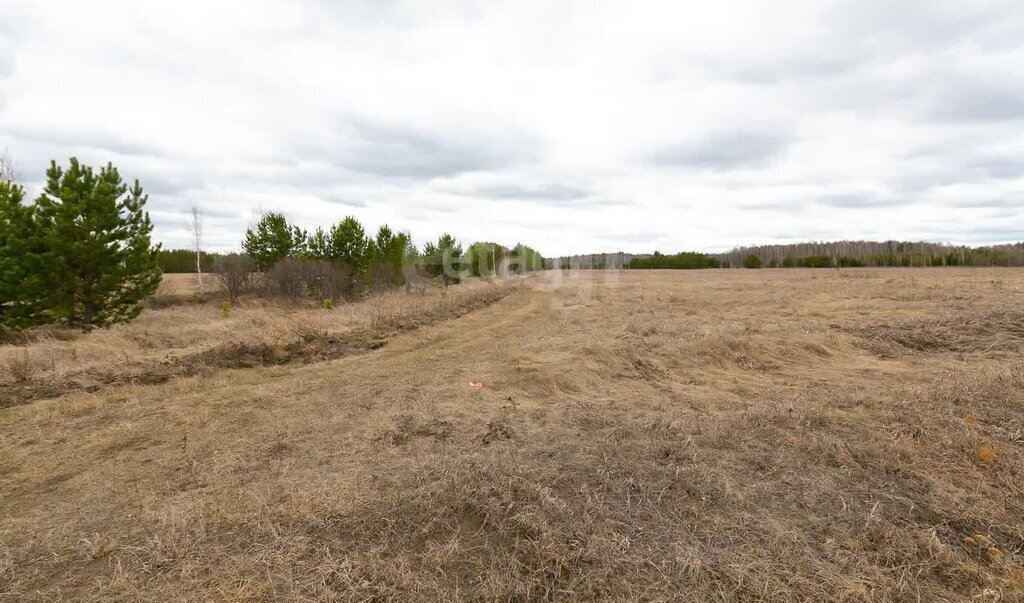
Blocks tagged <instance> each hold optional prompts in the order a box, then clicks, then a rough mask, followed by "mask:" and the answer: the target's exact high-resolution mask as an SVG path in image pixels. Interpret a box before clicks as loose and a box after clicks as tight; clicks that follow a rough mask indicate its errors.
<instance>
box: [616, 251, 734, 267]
mask: <svg viewBox="0 0 1024 603" xmlns="http://www.w3.org/2000/svg"><path fill="white" fill-rule="evenodd" d="M720 266H721V263H720V262H719V260H718V259H717V258H716V257H715V256H713V255H708V254H706V253H695V252H691V251H684V252H681V253H677V254H675V255H664V254H662V253H659V252H657V251H655V252H654V254H653V255H651V256H648V257H645V258H633V259H632V260H630V262H629V267H630V268H640V269H668V270H700V269H703V268H718V267H720Z"/></svg>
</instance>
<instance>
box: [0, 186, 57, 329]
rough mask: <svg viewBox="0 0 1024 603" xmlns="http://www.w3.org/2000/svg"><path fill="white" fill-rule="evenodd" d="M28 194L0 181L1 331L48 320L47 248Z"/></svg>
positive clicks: (19, 188)
mask: <svg viewBox="0 0 1024 603" xmlns="http://www.w3.org/2000/svg"><path fill="white" fill-rule="evenodd" d="M24 198H25V191H24V189H23V188H22V187H20V186H18V185H16V184H14V183H13V182H9V181H0V328H11V329H16V328H23V327H27V326H31V325H34V324H40V323H43V322H46V321H47V320H48V316H47V315H46V313H45V306H44V305H43V304H42V303H41V299H40V298H41V296H42V294H43V293H44V292H45V291H46V289H45V287H44V283H43V281H42V276H43V275H44V274H45V267H44V263H43V262H44V256H43V251H44V248H42V247H41V241H40V237H39V233H38V231H37V228H36V222H35V219H34V218H35V216H34V208H32V207H29V206H26V205H24V203H23V201H24Z"/></svg>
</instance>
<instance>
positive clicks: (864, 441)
mask: <svg viewBox="0 0 1024 603" xmlns="http://www.w3.org/2000/svg"><path fill="white" fill-rule="evenodd" d="M175 286H177V287H178V288H179V289H180V291H176V293H186V294H187V292H188V288H187V284H183V283H176V284H175ZM1022 352H1024V270H1016V269H940V268H935V269H870V270H869V269H865V270H843V271H835V270H756V271H755V270H733V271H717V270H716V271H710V270H709V271H688V272H675V271H626V272H621V273H611V272H586V271H585V272H577V273H572V274H565V273H559V272H552V273H546V274H542V275H535V276H533V277H530V278H528V279H522V280H516V281H511V282H503V283H487V282H479V281H478V282H473V283H468V284H465V285H460V286H458V287H454V288H452V289H451V290H450V292H449V294H448V295H447V296H442V295H441V294H440V292H438V291H431V292H429V293H428V294H427V295H425V296H418V295H412V296H406V295H404V294H394V295H387V296H383V297H380V298H374V299H371V300H367V301H364V302H359V303H356V304H350V305H345V306H339V307H338V308H336V309H334V310H332V311H326V310H322V309H316V308H297V309H295V308H290V307H287V306H283V305H279V304H270V303H263V304H258V303H255V302H249V303H246V304H240V305H239V306H238V307H237V308H235V309H234V310H233V311H232V313H231V316H229V317H227V318H225V317H223V316H222V315H221V314H220V310H219V308H218V305H217V304H216V303H215V302H209V303H203V304H184V305H176V306H172V307H168V308H164V309H159V310H150V311H147V312H145V313H144V314H143V315H142V317H140V318H139V320H137V321H136V322H134V323H132V324H131V325H127V326H121V327H117V328H115V329H111V330H108V331H102V332H98V333H95V334H93V335H90V336H79V335H72V334H68V333H52V334H49V335H44V336H42V337H40V338H39V339H38V340H34V341H31V342H30V343H27V344H25V345H19V346H13V345H9V346H3V347H0V396H4V397H5V400H3V401H0V600H28V601H32V600H38V601H54V600H80V599H92V600H101V601H124V600H145V601H171V600H173V601H179V600H200V601H206V600H265V601H275V600H324V599H326V600H355V601H367V600H395V601H406V600H436V599H446V600H465V599H469V600H512V601H526V600H598V599H604V600H609V599H610V600H668V599H684V600H687V599H692V600H713V601H719V600H720V601H726V600H773V601H788V600H840V601H943V600H948V601H956V600H989V601H996V600H1001V601H1017V600H1024V356H1022ZM471 382H481V383H483V387H482V388H481V389H477V388H474V387H471V386H470V383H471Z"/></svg>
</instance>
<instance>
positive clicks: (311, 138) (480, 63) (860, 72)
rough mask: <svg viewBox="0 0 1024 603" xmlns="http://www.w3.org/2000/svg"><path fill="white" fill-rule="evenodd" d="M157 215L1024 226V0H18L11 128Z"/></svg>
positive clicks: (658, 236) (572, 240) (650, 230)
mask: <svg viewBox="0 0 1024 603" xmlns="http://www.w3.org/2000/svg"><path fill="white" fill-rule="evenodd" d="M4 148H6V150H7V153H8V154H9V155H10V156H11V157H13V158H14V160H15V161H16V164H17V166H18V168H19V177H20V179H21V180H22V181H23V182H24V183H25V184H26V185H27V186H28V188H29V189H30V191H31V194H33V195H35V194H36V193H37V192H38V190H39V188H40V180H41V178H42V175H43V172H44V170H45V167H46V165H47V164H48V163H49V160H50V159H58V160H63V161H65V162H66V160H67V158H68V157H69V156H77V157H79V158H80V159H81V160H83V161H86V162H89V163H93V164H100V163H105V162H107V161H112V162H114V163H115V164H116V165H117V166H118V167H119V168H120V169H121V172H122V174H123V175H124V176H126V177H129V178H136V177H137V178H139V179H140V180H141V182H142V185H143V187H144V188H146V189H147V190H148V192H149V195H150V201H149V206H148V207H149V211H150V214H151V216H152V218H153V220H154V222H155V224H156V238H157V239H158V240H160V241H162V242H163V243H164V245H165V247H183V246H187V245H188V238H189V235H188V230H187V222H186V214H187V211H188V207H189V205H190V203H191V202H195V203H197V204H198V205H199V207H200V209H201V211H202V212H203V214H204V216H205V239H206V243H207V245H208V246H209V247H210V248H211V249H218V250H227V249H232V248H237V247H238V246H239V241H240V239H241V236H242V233H243V231H244V229H245V228H246V226H247V225H249V224H250V223H251V222H252V221H253V219H254V216H257V215H258V214H259V213H260V212H261V211H267V210H281V211H284V212H285V213H286V214H287V215H288V216H289V217H290V218H291V219H293V220H294V221H296V222H297V223H299V224H300V225H303V226H305V227H309V228H312V227H315V226H318V225H324V226H326V225H329V224H331V223H333V222H335V221H337V220H340V219H341V218H343V217H344V216H345V215H354V216H356V217H357V218H359V219H360V220H362V221H363V223H364V224H365V225H366V226H367V228H368V229H370V230H372V229H376V227H377V226H378V225H380V224H381V223H384V222H386V223H388V224H390V225H391V226H392V227H395V228H397V229H401V230H410V231H411V232H412V233H413V235H414V237H415V238H416V239H417V240H418V241H420V242H422V241H424V240H426V239H427V238H432V237H436V236H437V235H438V234H440V233H441V232H443V231H450V232H452V233H453V234H455V235H456V236H457V237H458V238H459V239H460V240H462V241H464V242H467V243H468V242H472V241H474V240H494V241H498V242H502V243H507V244H511V243H515V242H517V241H521V242H524V243H527V244H530V245H532V246H534V247H536V248H538V249H539V250H540V251H542V252H543V253H545V254H546V255H556V254H563V253H577V252H595V251H614V250H623V251H632V252H645V251H653V250H655V249H658V250H661V251H678V250H683V249H694V250H705V251H718V250H724V249H727V248H729V247H732V246H734V245H740V244H750V243H769V242H795V241H799V240H807V239H814V240H825V239H838V238H857V239H860V238H864V239H888V238H899V239H913V240H918V239H928V240H936V241H950V242H957V243H970V244H980V243H990V242H1007V241H1016V240H1021V239H1024V215H1022V208H1024V6H1021V4H1020V2H1019V0H1008V1H986V0H960V1H950V0H947V1H942V2H940V1H938V0H936V1H934V2H925V1H909V0H908V1H902V2H901V1H899V0H885V1H883V0H856V1H853V0H851V1H843V2H840V1H815V2H807V1H806V0H803V1H799V0H792V1H765V0H744V1H741V0H724V1H723V0H718V1H716V2H700V3H695V2H690V3H684V2H670V1H667V2H641V1H636V0H631V1H628V2H626V1H623V2H599V1H589V2H558V1H554V0H542V1H538V2H529V1H523V0H516V1H512V0H508V1H505V2H500V3H498V2H494V3H485V2H478V1H467V2H429V1H426V0H419V1H410V2H401V1H383V0H381V1H370V0H367V1H365V2H355V1H349V2H345V1H341V2H327V1H324V2H314V1H308V2H301V1H294V0H292V1H281V2H269V1H263V0H245V1H237V2H235V1H226V0H203V1H202V2H193V1H191V0H189V1H183V0H177V1H175V2H167V1H166V0H161V1H160V2H148V1H127V0H125V1H122V2H104V1H97V0H90V1H88V2H70V1H69V2H43V1H38V2H36V1H29V0H22V1H12V0H0V150H2V149H4Z"/></svg>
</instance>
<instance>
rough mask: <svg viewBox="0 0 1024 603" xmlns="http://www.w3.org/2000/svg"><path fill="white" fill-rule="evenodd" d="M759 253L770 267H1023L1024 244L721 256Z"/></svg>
mask: <svg viewBox="0 0 1024 603" xmlns="http://www.w3.org/2000/svg"><path fill="white" fill-rule="evenodd" d="M751 255H753V256H756V257H757V258H758V259H759V260H760V261H761V263H762V265H763V266H765V267H767V268H856V267H882V266H891V267H914V266H1024V243H1016V244H1012V245H994V246H984V247H967V246H963V245H948V244H944V243H929V242H909V241H882V242H877V241H834V242H809V243H796V244H792V245H760V246H755V247H737V248H735V249H733V250H731V251H729V252H727V253H724V254H722V255H721V256H719V257H720V259H721V261H722V264H723V266H724V267H740V266H744V265H745V262H746V260H747V259H748V258H749V257H750V256H751Z"/></svg>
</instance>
